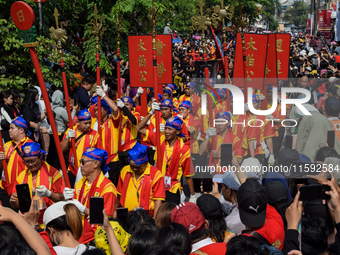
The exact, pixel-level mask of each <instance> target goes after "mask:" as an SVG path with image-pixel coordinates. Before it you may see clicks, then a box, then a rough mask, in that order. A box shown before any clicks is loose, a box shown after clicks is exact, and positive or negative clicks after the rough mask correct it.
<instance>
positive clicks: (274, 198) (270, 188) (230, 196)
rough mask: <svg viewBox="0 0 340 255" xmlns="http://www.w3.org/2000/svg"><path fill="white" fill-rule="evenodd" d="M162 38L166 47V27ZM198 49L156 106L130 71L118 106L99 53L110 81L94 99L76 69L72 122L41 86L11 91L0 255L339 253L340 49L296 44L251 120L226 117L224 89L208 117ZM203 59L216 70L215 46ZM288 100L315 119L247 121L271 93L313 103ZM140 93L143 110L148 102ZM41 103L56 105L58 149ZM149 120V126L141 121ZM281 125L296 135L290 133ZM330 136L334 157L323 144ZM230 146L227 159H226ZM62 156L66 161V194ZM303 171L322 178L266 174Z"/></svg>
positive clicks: (189, 52)
mask: <svg viewBox="0 0 340 255" xmlns="http://www.w3.org/2000/svg"><path fill="white" fill-rule="evenodd" d="M167 27H168V29H166V31H167V33H171V32H172V31H171V29H170V24H168V26H167ZM228 39H229V40H231V43H230V44H229V48H228V59H229V62H228V63H226V64H227V65H228V72H229V73H228V79H229V81H230V82H231V83H232V78H233V75H232V74H233V70H234V68H237V67H234V66H233V62H234V60H235V42H233V40H235V39H234V38H233V37H232V36H230V38H228ZM202 47H203V45H202V42H201V41H200V40H199V39H192V38H187V39H185V40H183V41H182V42H179V43H176V44H174V47H173V83H172V84H164V85H163V91H160V93H159V94H158V95H155V94H154V91H153V89H143V88H131V87H130V78H129V77H130V75H134V74H133V70H129V63H128V61H126V62H125V61H122V62H121V71H122V76H121V77H122V79H121V85H122V86H121V91H119V92H120V94H121V95H122V96H121V97H120V98H119V97H118V93H117V92H118V91H117V61H116V60H117V57H116V56H115V53H114V52H110V51H109V50H107V51H106V53H105V54H106V55H107V56H108V58H109V60H110V66H111V68H112V71H113V74H112V75H110V76H109V75H106V74H105V73H104V72H101V73H100V86H97V85H96V84H97V81H96V79H95V78H94V77H95V74H94V73H92V72H91V70H90V68H88V67H87V66H86V64H84V63H83V62H82V61H81V59H80V63H79V65H77V66H73V67H70V69H71V70H72V71H73V72H74V80H73V81H72V84H69V85H68V88H67V89H68V90H69V94H70V95H71V98H70V105H71V109H70V111H71V118H72V119H69V118H68V113H67V109H66V103H65V95H64V93H63V88H58V87H55V86H51V87H49V98H48V99H46V98H42V95H41V90H40V88H39V87H38V86H30V87H28V88H27V89H26V90H25V91H24V93H23V94H24V96H23V97H22V95H21V93H20V92H19V91H17V90H15V89H13V90H4V91H2V92H0V127H1V135H2V138H3V141H4V147H3V148H1V151H0V167H1V168H2V178H1V182H0V188H1V189H0V200H1V205H0V221H2V224H1V225H0V255H3V254H77V255H80V254H117V255H119V254H130V255H139V254H140V255H142V254H145V255H146V254H152V255H158V254H162V255H167V254H169V255H173V254H176V255H177V254H186V255H189V254H211V255H215V254H216V255H217V254H226V255H235V254H249V255H250V254H288V255H300V254H304V255H308V254H313V255H314V254H320V255H321V254H338V253H339V252H340V238H339V233H338V231H339V230H340V196H339V192H340V187H339V184H340V174H339V164H340V155H339V153H340V141H339V139H340V119H339V114H340V73H339V72H340V57H339V55H340V44H333V43H332V44H331V45H330V47H329V46H328V45H323V46H320V45H319V44H318V42H317V38H314V37H310V36H308V35H307V36H306V35H304V34H298V35H294V36H292V37H291V48H290V49H291V50H290V61H289V64H290V68H289V77H288V80H285V81H279V82H278V84H273V85H270V86H269V85H268V86H266V87H265V90H264V91H265V93H264V92H263V91H256V90H255V91H253V96H252V102H248V103H247V104H245V106H244V114H243V115H234V114H232V112H233V106H234V104H233V95H232V93H230V94H228V93H227V91H226V89H216V90H215V91H216V93H215V92H209V93H208V94H209V96H210V95H211V97H212V98H211V99H212V100H211V103H212V105H211V108H209V109H207V114H203V111H202V109H201V96H202V94H203V93H206V92H204V90H203V89H202V82H198V80H197V79H195V78H201V77H197V76H196V72H194V69H195V61H199V60H201V58H202V53H203V48H202ZM206 47H207V49H206V50H207V52H208V54H209V58H210V59H214V58H216V56H217V55H216V49H217V42H215V40H213V39H210V40H209V41H207V45H206ZM56 65H57V64H54V67H53V68H56ZM338 68H339V69H338ZM130 72H131V73H130ZM224 77H225V74H224V68H223V70H220V71H219V73H218V75H217V76H216V77H214V78H210V79H209V83H210V86H212V87H214V85H215V84H218V83H222V78H224ZM203 87H204V82H203ZM283 87H292V88H293V87H299V88H304V89H306V90H308V91H309V92H310V93H311V95H312V96H311V99H310V100H309V102H307V103H305V104H304V105H303V106H304V107H305V108H306V109H307V110H308V111H309V112H310V115H307V114H306V113H304V112H302V111H301V110H300V109H299V108H297V107H295V106H293V107H292V106H288V107H287V113H286V115H282V114H281V107H280V106H278V107H277V109H276V110H275V111H274V113H273V114H271V115H268V116H260V115H256V114H254V113H252V112H251V111H250V110H249V106H248V104H252V105H253V107H254V108H255V109H257V110H258V109H269V108H270V107H271V105H272V104H273V91H276V90H278V91H279V95H280V96H279V97H278V100H280V97H281V98H282V97H289V98H298V99H299V98H304V97H305V95H304V94H303V93H289V94H287V95H284V94H282V93H280V92H281V89H282V88H283ZM143 93H146V94H147V102H143V101H142V100H141V95H142V94H143ZM227 95H229V97H228V96H227ZM275 98H276V97H275ZM220 99H221V101H220ZM98 100H100V105H101V110H100V111H98ZM265 102H267V105H265ZM45 103H50V104H51V108H52V111H53V115H54V118H55V122H56V127H57V131H58V135H59V141H58V142H57V144H56V142H55V141H54V139H53V136H52V129H51V123H50V121H49V119H48V117H47V113H46V107H45ZM144 109H147V111H146V112H147V114H144V115H145V116H142V114H141V113H142V112H143V110H144ZM98 112H100V114H101V118H100V119H101V123H98ZM210 115H212V119H213V120H214V122H213V123H211V121H210ZM156 119H158V121H156ZM283 120H289V121H291V122H295V123H296V125H295V126H292V125H289V126H287V125H284V124H283ZM251 121H253V122H255V124H254V125H250V124H249V123H250V122H251ZM70 122H72V123H73V125H74V127H73V129H71V128H70V127H69V126H70V125H69V124H70ZM232 122H233V123H244V124H243V125H242V124H241V125H240V124H237V125H231V123H232ZM259 122H261V123H262V125H260V126H256V125H257V124H258V123H259ZM156 123H159V126H157V124H156ZM254 126H255V127H254ZM157 129H159V131H160V136H159V137H157V132H156V131H157ZM332 130H334V131H335V139H334V141H335V142H334V145H333V146H331V145H329V144H328V143H327V134H328V131H332ZM287 137H291V138H292V143H291V145H288V142H287V140H288V139H287ZM72 141H74V142H75V148H73V147H72ZM223 144H231V146H232V150H231V151H230V153H229V154H228V155H226V154H223V151H222V147H223ZM57 145H58V146H61V149H62V151H63V153H64V159H65V162H66V165H67V177H68V179H69V181H70V187H67V186H66V184H65V183H66V182H65V177H66V176H63V172H62V171H61V164H60V160H61V159H60V158H59V157H58V155H57V153H56V146H57ZM74 149H75V151H74ZM159 152H160V153H159ZM159 156H160V158H159ZM225 158H230V162H229V163H230V166H229V170H227V171H224V170H223V171H220V172H216V173H209V174H208V175H207V174H206V173H204V171H200V169H203V168H204V166H216V167H218V166H219V167H223V166H224V165H223V164H224V163H223V162H225V160H224V159H225ZM5 162H6V164H5ZM296 162H300V163H301V162H302V163H306V164H309V166H310V165H312V164H313V163H317V164H321V165H322V169H323V170H322V171H320V173H309V172H308V169H307V170H305V171H306V173H305V174H303V175H301V176H298V177H297V176H295V175H294V176H293V175H289V173H288V175H287V173H284V172H282V171H281V172H280V171H264V170H265V169H268V168H269V166H272V167H273V169H274V167H275V166H287V167H288V168H289V169H291V168H292V167H293V166H296V164H297V163H296ZM197 169H198V170H197ZM231 169H234V170H233V171H232V170H231ZM245 169H250V171H245ZM308 174H310V175H308ZM316 174H317V175H316ZM23 184H28V188H29V194H30V198H31V200H30V201H31V204H30V206H29V210H27V212H23V211H22V208H23V202H24V201H23V198H22V197H21V195H20V190H19V188H21V187H22V186H21V185H23ZM319 184H322V185H324V186H322V187H327V189H326V191H324V190H323V191H322V192H324V193H323V195H325V197H323V198H321V196H320V199H313V200H311V199H306V198H305V196H302V195H301V194H302V190H301V191H300V189H301V187H302V186H310V187H313V186H317V185H319ZM320 192H321V191H320ZM300 196H301V197H300ZM92 198H102V201H103V208H100V212H101V213H102V216H103V217H102V219H101V222H102V223H99V224H93V222H91V218H92V220H93V219H94V215H92V216H91V212H92V211H91V210H93V208H92V207H91V201H94V200H92ZM101 210H102V211H101Z"/></svg>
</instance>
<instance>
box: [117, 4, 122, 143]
mask: <svg viewBox="0 0 340 255" xmlns="http://www.w3.org/2000/svg"><path fill="white" fill-rule="evenodd" d="M116 30H117V91H118V98H120V96H121V95H120V94H121V84H120V31H121V30H122V17H121V16H120V5H119V12H118V16H117V24H116ZM119 134H120V132H119ZM119 137H120V136H119Z"/></svg>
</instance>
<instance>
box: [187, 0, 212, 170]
mask: <svg viewBox="0 0 340 255" xmlns="http://www.w3.org/2000/svg"><path fill="white" fill-rule="evenodd" d="M198 6H199V7H200V15H201V16H198V17H192V18H191V20H194V22H193V25H192V27H190V29H191V30H193V29H195V28H196V29H197V30H201V32H202V34H201V40H202V47H203V61H204V77H205V83H206V84H207V85H208V86H210V83H209V69H208V56H207V48H206V44H205V31H206V30H207V29H208V28H209V27H210V26H211V21H210V18H209V17H206V16H204V15H203V6H204V3H203V0H199V3H198ZM208 107H209V110H210V112H209V123H210V125H213V123H214V116H213V115H214V111H213V109H212V102H211V97H208ZM216 144H217V141H216V139H214V138H212V146H213V148H214V149H215V148H216ZM211 159H212V154H211V153H210V160H209V162H211ZM216 164H217V160H216V159H214V165H216Z"/></svg>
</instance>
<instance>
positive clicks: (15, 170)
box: [1, 137, 33, 192]
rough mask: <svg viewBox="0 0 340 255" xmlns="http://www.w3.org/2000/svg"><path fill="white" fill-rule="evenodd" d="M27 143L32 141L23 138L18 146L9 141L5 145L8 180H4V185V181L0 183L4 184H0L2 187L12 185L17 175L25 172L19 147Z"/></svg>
mask: <svg viewBox="0 0 340 255" xmlns="http://www.w3.org/2000/svg"><path fill="white" fill-rule="evenodd" d="M27 142H33V141H32V140H31V139H29V138H28V137H25V138H24V139H22V140H21V141H20V143H19V144H16V143H15V142H14V141H9V142H7V143H6V144H5V146H4V150H5V156H6V161H7V172H8V179H9V180H6V184H5V182H4V181H1V182H4V183H2V184H1V185H2V186H3V187H6V185H7V186H9V185H11V184H12V183H14V182H15V181H16V179H17V177H18V175H19V174H20V173H21V172H22V171H24V170H25V168H26V166H25V164H24V162H23V159H22V157H21V156H20V155H22V154H21V147H22V146H23V145H24V144H25V143H27ZM18 151H19V152H20V155H19V154H18ZM8 192H11V188H9V189H8Z"/></svg>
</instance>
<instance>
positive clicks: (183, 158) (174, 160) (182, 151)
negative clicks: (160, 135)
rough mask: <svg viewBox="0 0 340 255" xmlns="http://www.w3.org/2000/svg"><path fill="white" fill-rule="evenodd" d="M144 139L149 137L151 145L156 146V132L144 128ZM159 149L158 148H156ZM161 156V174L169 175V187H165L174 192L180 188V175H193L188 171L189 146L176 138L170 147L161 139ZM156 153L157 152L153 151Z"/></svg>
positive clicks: (189, 160)
mask: <svg viewBox="0 0 340 255" xmlns="http://www.w3.org/2000/svg"><path fill="white" fill-rule="evenodd" d="M144 139H145V140H146V139H149V140H150V141H151V143H152V145H154V146H156V145H157V143H156V134H155V133H153V132H149V130H146V135H145V137H144ZM157 149H159V148H157ZM160 149H161V152H162V158H161V159H160V160H161V162H162V169H161V171H162V174H163V175H164V176H165V175H170V176H171V188H170V189H169V188H168V189H166V190H168V191H170V192H172V193H176V192H177V191H178V190H180V191H181V190H182V187H181V183H180V182H179V180H180V179H181V177H182V175H184V177H190V176H193V175H194V173H191V172H190V162H191V158H190V147H189V146H187V145H185V144H184V142H183V140H182V139H180V138H177V140H176V143H175V145H174V147H170V146H169V144H168V143H167V142H166V141H165V140H163V141H161V148H160ZM155 155H157V152H156V153H155Z"/></svg>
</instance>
